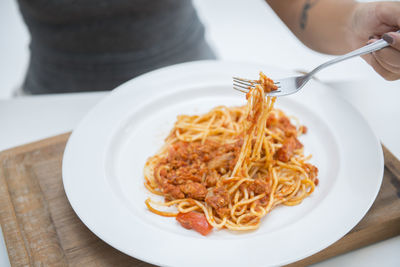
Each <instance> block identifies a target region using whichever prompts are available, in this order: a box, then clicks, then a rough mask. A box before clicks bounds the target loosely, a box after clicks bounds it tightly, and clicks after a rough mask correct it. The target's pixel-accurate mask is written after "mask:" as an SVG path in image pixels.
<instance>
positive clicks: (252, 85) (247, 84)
mask: <svg viewBox="0 0 400 267" xmlns="http://www.w3.org/2000/svg"><path fill="white" fill-rule="evenodd" d="M233 83H239V84H243V85H246V86H247V87H254V84H250V83H247V82H242V81H240V80H235V79H233Z"/></svg>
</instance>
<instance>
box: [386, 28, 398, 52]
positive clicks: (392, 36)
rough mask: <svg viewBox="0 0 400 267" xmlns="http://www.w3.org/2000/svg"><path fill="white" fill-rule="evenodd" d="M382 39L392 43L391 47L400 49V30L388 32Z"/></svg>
mask: <svg viewBox="0 0 400 267" xmlns="http://www.w3.org/2000/svg"><path fill="white" fill-rule="evenodd" d="M382 39H383V40H385V41H386V42H388V43H389V44H390V46H391V47H393V48H395V49H397V50H400V32H399V31H398V32H388V33H385V34H384V35H383V36H382Z"/></svg>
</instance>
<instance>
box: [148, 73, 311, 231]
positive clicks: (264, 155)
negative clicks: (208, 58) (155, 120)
mask: <svg viewBox="0 0 400 267" xmlns="http://www.w3.org/2000/svg"><path fill="white" fill-rule="evenodd" d="M260 81H261V85H256V86H255V88H254V89H251V90H250V91H249V93H248V94H247V95H246V98H247V105H246V106H242V107H229V108H228V107H225V106H219V107H216V108H214V109H212V110H211V111H210V112H208V113H206V114H203V115H194V116H188V115H181V116H178V117H177V121H176V123H175V125H174V128H173V129H172V131H171V133H170V134H169V136H168V137H167V138H166V140H165V145H164V146H163V147H162V148H161V150H160V151H159V152H158V153H157V154H156V155H155V156H153V157H151V158H149V159H148V161H147V162H146V165H145V168H144V176H145V186H146V188H147V189H148V190H149V191H150V192H152V193H154V194H157V195H160V196H164V198H165V202H157V201H154V200H151V199H150V198H148V199H147V200H146V201H145V203H146V205H147V207H148V208H149V210H150V211H152V212H154V213H156V214H158V215H162V216H171V217H177V220H178V221H179V222H180V223H181V225H182V226H183V227H185V228H188V229H191V228H194V229H195V230H197V231H198V232H200V233H201V234H203V235H206V234H208V233H209V231H210V230H211V229H212V227H215V228H227V229H230V230H251V229H256V228H258V227H259V224H260V221H261V218H262V217H264V216H266V215H267V214H268V213H269V212H270V211H271V210H272V209H273V208H274V207H276V206H278V205H281V204H282V205H287V206H292V205H297V204H300V203H301V202H302V200H303V199H304V198H306V197H307V196H309V195H310V194H311V193H312V192H313V191H314V187H315V186H316V185H317V184H318V178H317V175H318V169H317V168H316V167H315V166H313V165H311V164H310V163H307V161H308V160H309V159H310V158H311V156H305V155H304V154H303V145H302V144H301V143H300V141H299V140H298V137H299V136H300V135H302V134H304V133H306V132H307V128H306V127H305V126H303V125H299V124H298V125H297V126H295V125H293V124H292V122H291V119H290V118H289V117H288V116H286V115H285V113H284V112H282V111H281V110H278V109H274V108H273V106H274V103H275V100H276V99H275V98H272V97H266V96H265V92H268V91H271V90H276V88H275V87H274V84H273V82H272V80H270V79H268V78H266V77H265V75H263V74H262V73H261V74H260ZM293 120H294V119H293ZM155 206H158V207H159V208H158V209H156V208H155ZM162 206H163V207H170V206H176V208H177V211H178V212H166V211H163V210H160V208H161V207H162ZM164 209H165V208H164ZM211 226H212V227H211Z"/></svg>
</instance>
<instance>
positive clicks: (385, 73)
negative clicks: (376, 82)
mask: <svg viewBox="0 0 400 267" xmlns="http://www.w3.org/2000/svg"><path fill="white" fill-rule="evenodd" d="M362 58H363V59H364V60H365V61H367V63H368V64H369V65H371V66H372V68H373V69H374V70H375V71H376V72H377V73H378V74H379V75H381V76H382V77H383V78H384V79H385V80H387V81H394V80H398V79H400V74H396V73H393V72H391V71H388V70H387V69H385V68H384V67H382V65H380V64H379V62H378V61H377V60H376V59H375V57H374V56H373V55H372V54H367V55H364V56H362Z"/></svg>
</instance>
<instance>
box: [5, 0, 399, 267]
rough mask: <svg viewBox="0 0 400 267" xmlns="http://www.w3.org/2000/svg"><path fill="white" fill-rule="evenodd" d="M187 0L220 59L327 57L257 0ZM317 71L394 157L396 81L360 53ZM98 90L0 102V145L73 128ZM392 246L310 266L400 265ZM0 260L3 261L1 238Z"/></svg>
mask: <svg viewBox="0 0 400 267" xmlns="http://www.w3.org/2000/svg"><path fill="white" fill-rule="evenodd" d="M10 1H11V0H8V1H2V2H1V3H0V7H1V8H0V36H7V42H0V58H1V61H0V86H5V88H0V98H7V97H9V95H10V92H11V90H12V88H15V87H17V86H18V85H19V83H20V81H21V80H22V76H23V73H24V70H25V68H26V64H27V57H28V52H27V42H28V40H29V38H28V36H27V34H26V30H25V28H24V26H23V24H22V23H21V21H20V18H18V15H17V14H18V13H17V9H16V7H15V2H12V1H11V2H10ZM14 1H15V0H14ZM194 2H195V4H196V6H197V8H198V10H199V14H200V16H201V18H202V20H203V21H204V23H205V25H206V28H207V38H208V40H209V41H210V43H211V44H212V46H213V48H214V49H215V51H216V52H217V55H218V57H219V58H220V59H223V60H235V61H253V62H259V63H263V64H269V65H272V66H278V67H281V68H287V69H295V70H298V69H300V70H310V69H312V67H315V66H316V65H318V64H320V63H322V62H323V61H324V60H326V59H329V58H330V57H329V56H326V55H321V54H318V53H315V52H312V51H311V50H309V49H307V48H305V47H304V46H303V45H302V44H300V43H299V42H298V41H297V40H296V38H295V37H294V36H293V35H292V34H291V33H290V32H289V31H288V29H287V28H286V27H285V26H284V25H283V23H282V22H281V21H280V20H279V19H278V18H277V16H276V15H275V14H274V13H273V12H272V11H271V10H270V9H269V8H268V6H267V5H266V4H265V3H264V1H263V0H246V1H235V0H219V1H215V0H194ZM10 3H11V4H10ZM2 20H6V22H4V21H2ZM12 25H14V27H12ZM263 33H264V34H263ZM240 36H242V38H240ZM249 36H253V37H255V36H256V38H249ZM318 77H319V78H320V79H321V80H322V81H324V82H325V83H327V84H328V85H330V86H332V87H334V88H335V89H337V90H336V91H337V94H339V95H341V96H343V97H344V98H346V99H347V100H348V101H349V102H350V103H352V104H353V105H354V106H355V107H356V108H358V109H359V110H360V112H361V113H362V114H363V115H364V116H365V117H366V119H367V120H368V121H369V123H370V124H371V126H372V128H373V129H374V131H375V132H376V133H377V135H378V136H379V138H380V139H381V140H382V142H383V143H384V144H385V145H386V146H387V147H388V148H389V149H390V150H391V151H392V152H393V153H394V155H395V156H396V157H398V158H400V141H399V137H400V105H399V100H400V82H393V83H388V82H385V81H383V80H382V79H381V78H379V77H378V76H377V75H376V74H375V73H374V72H373V71H372V69H371V68H370V67H369V66H368V65H366V64H364V63H363V62H362V60H361V59H353V60H351V61H348V62H344V63H342V64H339V65H336V66H333V67H331V68H329V69H326V70H324V71H323V72H321V73H320V74H319V75H318ZM105 95H106V93H82V94H70V95H55V96H35V97H26V98H19V99H6V100H0V150H3V149H6V148H11V147H14V146H17V145H21V144H25V143H28V142H31V141H35V140H39V139H42V138H46V137H49V136H52V135H55V134H59V133H63V132H66V131H70V130H72V129H73V128H74V127H75V126H76V124H77V123H78V121H79V120H80V119H81V118H82V117H83V116H84V114H85V113H86V112H87V111H88V110H89V109H90V108H91V107H93V105H95V104H96V103H97V102H98V101H99V100H100V99H101V98H102V97H104V96H105ZM399 252H400V237H395V238H392V239H389V240H386V241H383V242H379V243H377V244H374V245H371V246H368V247H365V248H362V249H359V250H356V251H353V252H350V253H347V254H345V255H341V256H337V257H334V258H332V259H330V260H327V261H324V262H321V263H318V264H316V266H324V267H327V266H393V267H394V266H400V255H399ZM0 266H5V267H6V266H9V261H8V257H7V253H6V250H5V246H4V242H3V238H2V237H0Z"/></svg>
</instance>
